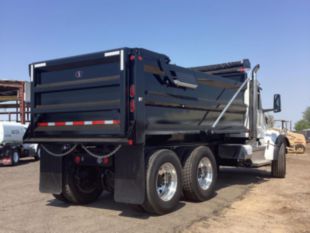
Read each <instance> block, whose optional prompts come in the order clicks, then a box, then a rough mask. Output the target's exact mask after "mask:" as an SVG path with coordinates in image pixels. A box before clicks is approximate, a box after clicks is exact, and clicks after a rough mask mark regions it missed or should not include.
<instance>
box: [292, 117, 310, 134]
mask: <svg viewBox="0 0 310 233" xmlns="http://www.w3.org/2000/svg"><path fill="white" fill-rule="evenodd" d="M308 128H310V122H308V121H306V120H304V119H302V120H299V121H297V122H296V124H295V130H297V131H301V130H303V129H308Z"/></svg>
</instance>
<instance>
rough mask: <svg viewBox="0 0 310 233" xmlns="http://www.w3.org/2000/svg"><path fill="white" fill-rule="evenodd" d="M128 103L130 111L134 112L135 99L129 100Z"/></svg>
mask: <svg viewBox="0 0 310 233" xmlns="http://www.w3.org/2000/svg"><path fill="white" fill-rule="evenodd" d="M129 105H130V112H135V110H136V106H135V100H134V99H132V100H130V104H129Z"/></svg>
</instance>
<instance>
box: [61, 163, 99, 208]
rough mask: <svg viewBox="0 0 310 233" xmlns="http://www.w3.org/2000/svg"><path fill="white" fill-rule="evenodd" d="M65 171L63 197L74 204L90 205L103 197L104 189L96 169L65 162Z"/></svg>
mask: <svg viewBox="0 0 310 233" xmlns="http://www.w3.org/2000/svg"><path fill="white" fill-rule="evenodd" d="M65 162H66V166H65V169H64V171H63V191H62V195H63V197H64V198H65V199H66V200H68V201H69V202H71V203H73V204H88V203H91V202H94V201H96V200H97V199H98V197H99V196H100V195H101V193H102V191H103V189H102V185H101V182H100V174H99V171H98V170H97V169H96V167H90V166H77V165H75V164H74V163H73V162H71V161H65Z"/></svg>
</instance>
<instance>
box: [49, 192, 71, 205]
mask: <svg viewBox="0 0 310 233" xmlns="http://www.w3.org/2000/svg"><path fill="white" fill-rule="evenodd" d="M53 196H54V197H55V199H57V200H58V201H62V202H65V203H68V202H69V201H68V200H67V199H66V198H65V196H64V195H63V194H62V193H61V194H53Z"/></svg>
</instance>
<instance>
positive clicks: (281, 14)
mask: <svg viewBox="0 0 310 233" xmlns="http://www.w3.org/2000/svg"><path fill="white" fill-rule="evenodd" d="M123 46H128V47H145V48H148V49H151V50H155V51H157V52H161V53H165V54H167V55H168V56H170V58H171V60H172V62H173V63H176V64H178V65H182V66H198V65H206V64H214V63H221V62H226V61H232V60H239V59H242V58H249V59H250V60H251V62H252V65H253V66H254V65H255V64H256V63H260V64H261V70H260V72H259V79H260V82H261V83H262V85H263V91H264V94H263V96H264V97H263V104H264V106H265V107H270V106H271V105H272V96H273V94H274V93H280V94H281V95H282V105H283V111H282V113H280V114H277V115H276V116H275V117H276V118H283V119H288V120H293V121H297V120H298V119H300V118H301V117H302V112H303V111H304V109H305V108H306V107H307V106H310V71H309V68H310V1H308V0H295V1H294V0H273V1H272V0H253V1H248V0H226V1H224V0H218V1H207V0H205V1H194V0H192V1H181V0H179V1H173V0H171V1H168V0H156V1H135V0H131V1H125V0H124V1H117V0H114V1H112V0H111V1H108V0H106V1H104V0H102V1H95V0H93V1H92V0H88V1H86V0H85V1H78V0H75V1H73V0H67V1H66V0H53V1H47V0H41V1H39V0H37V1H35V0H28V1H22V0H20V1H17V0H0V78H4V79H18V80H28V79H29V78H28V67H27V65H28V64H29V63H31V62H34V61H39V60H48V59H53V58H58V57H64V56H71V55H77V54H83V53H89V52H95V51H100V50H106V49H113V48H117V47H123Z"/></svg>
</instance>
